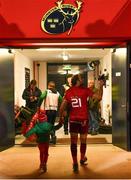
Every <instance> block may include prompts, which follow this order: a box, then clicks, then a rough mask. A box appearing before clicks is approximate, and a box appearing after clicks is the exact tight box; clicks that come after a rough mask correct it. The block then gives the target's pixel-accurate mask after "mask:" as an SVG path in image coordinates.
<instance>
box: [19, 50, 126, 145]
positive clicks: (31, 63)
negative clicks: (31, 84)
mask: <svg viewBox="0 0 131 180" xmlns="http://www.w3.org/2000/svg"><path fill="white" fill-rule="evenodd" d="M29 50H30V51H29ZM79 50H80V49H79V48H77V53H78V51H79ZM92 50H94V49H92ZM99 50H100V52H101V54H102V52H103V53H104V51H106V55H105V56H103V59H104V60H105V61H104V62H103V61H101V60H102V57H99V56H98V51H99ZM15 51H16V54H15V58H16V57H17V62H16V61H15V65H16V66H17V67H18V66H19V68H15V70H16V72H15V73H17V78H18V77H19V78H18V79H20V78H21V77H20V76H19V75H18V74H19V72H20V71H21V70H22V69H23V67H24V68H28V67H30V73H31V74H30V78H31V79H33V78H36V79H38V74H39V75H40V76H41V77H43V78H41V79H39V86H40V87H41V89H42V90H44V89H45V88H46V87H47V79H48V78H47V76H48V72H47V71H48V68H47V67H48V65H47V64H49V63H54V61H55V58H56V57H55V56H54V54H53V58H52V59H51V60H48V59H46V58H43V59H44V62H43V63H41V61H42V60H41V59H39V60H38V56H37V58H35V59H34V58H33V59H32V58H31V57H33V56H34V54H35V53H36V52H34V54H33V55H31V54H32V52H33V51H34V49H33V50H32V49H22V50H21V49H16V50H15ZM60 51H61V50H60ZM64 51H65V49H64ZM111 51H112V49H96V54H95V53H93V54H94V57H92V58H91V56H90V57H89V58H85V57H84V58H83V59H82V60H81V59H80V57H78V58H79V60H78V59H77V58H76V61H74V62H75V63H76V62H77V64H79V63H80V61H81V62H82V63H83V64H84V65H86V67H88V65H89V64H87V62H89V63H90V62H92V61H93V62H94V61H97V60H100V61H101V63H100V69H99V73H104V70H105V69H106V70H107V73H109V75H110V76H111V71H112V69H111V68H110V71H109V70H108V67H109V64H108V63H107V62H108V61H106V59H107V58H109V57H110V58H111V59H112V52H111ZM87 52H88V53H87V54H88V55H89V54H90V53H89V51H88V50H87ZM109 52H110V53H109ZM77 53H76V56H78V54H77ZM108 53H109V54H108ZM44 54H45V52H44ZM46 54H47V55H48V56H50V55H51V54H50V52H49V51H48V52H46ZM83 54H84V53H81V57H82V55H83ZM27 57H28V58H27ZM34 57H35V56H34ZM98 57H99V58H98ZM126 58H127V57H126V56H125V59H126ZM20 59H22V61H23V62H25V64H24V65H23V67H22V66H21V65H19V64H17V63H18V61H19V62H20ZM31 59H32V60H31ZM56 59H57V58H56ZM57 60H58V59H57ZM61 61H62V64H63V60H62V59H61ZM23 62H22V63H23ZM111 62H112V61H111ZM60 63H61V62H60ZM70 63H71V62H70V61H69V63H67V62H66V64H70ZM27 64H28V65H27ZM37 64H40V66H39V73H38V72H37ZM16 66H15V67H16ZM88 68H89V67H88ZM18 70H19V72H18ZM97 70H98V69H97ZM21 72H22V71H21ZM41 72H42V73H41ZM91 72H93V71H91ZM23 74H24V73H23ZM87 77H88V76H87ZM87 77H86V78H87ZM18 79H17V83H18V84H17V87H18V86H19V89H21V92H22V90H23V88H24V86H23V88H22V86H21V85H22V82H24V81H23V80H22V79H21V81H19V80H18ZM63 79H64V78H63ZM18 81H19V82H18ZM109 87H110V88H111V86H110V81H109V79H107V81H106V87H105V89H104V90H105V92H104V96H105V97H106V98H104V100H105V99H107V97H108V98H109V93H110V96H111V97H112V91H111V90H109ZM15 90H16V91H15V103H20V101H19V98H18V97H20V94H21V92H20V91H19V90H18V88H15ZM108 92H109V93H108ZM17 95H18V96H17ZM16 96H17V97H16ZM108 102H109V103H110V102H111V99H110V98H109V99H108ZM104 103H105V101H104V102H102V117H103V119H104V120H105V121H107V122H109V123H110V122H111V123H112V122H113V121H114V119H113V116H112V107H111V106H112V102H111V104H110V112H109V111H108V110H107V109H106V107H107V105H108V104H109V103H108V104H107V102H106V104H104ZM106 118H107V119H108V120H107V119H106ZM107 122H106V123H107ZM125 132H126V131H125ZM113 133H114V131H113ZM107 135H108V133H107ZM109 135H110V134H109ZM113 136H114V134H113ZM92 138H94V139H95V137H92ZM124 141H126V139H124ZM103 143H108V142H105V141H103ZM109 143H112V138H111V141H110V142H109ZM113 143H114V142H113Z"/></svg>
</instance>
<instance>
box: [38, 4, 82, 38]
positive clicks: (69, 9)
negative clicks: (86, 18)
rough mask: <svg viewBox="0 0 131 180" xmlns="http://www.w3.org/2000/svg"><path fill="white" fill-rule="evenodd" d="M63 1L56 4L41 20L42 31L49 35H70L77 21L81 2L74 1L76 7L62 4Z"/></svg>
mask: <svg viewBox="0 0 131 180" xmlns="http://www.w3.org/2000/svg"><path fill="white" fill-rule="evenodd" d="M62 3H63V0H61V1H58V2H56V6H55V7H53V8H52V9H50V10H49V11H48V12H47V13H46V14H45V15H44V16H43V18H42V20H41V27H42V29H43V31H45V32H46V33H49V34H60V33H64V32H66V31H68V35H69V34H70V33H71V30H72V28H73V26H74V25H75V24H76V22H77V21H78V19H79V13H80V10H81V6H82V2H81V1H76V4H77V7H75V6H73V5H71V4H62Z"/></svg>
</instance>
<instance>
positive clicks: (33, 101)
mask: <svg viewBox="0 0 131 180" xmlns="http://www.w3.org/2000/svg"><path fill="white" fill-rule="evenodd" d="M36 84H37V82H36V80H34V79H33V80H31V82H30V84H29V86H28V87H27V88H25V89H24V91H23V94H22V98H23V99H24V100H25V101H26V105H25V106H26V107H28V108H29V109H31V110H33V111H34V112H36V111H37V104H38V101H39V98H40V96H41V93H42V92H41V90H40V89H39V88H38V87H37V86H36Z"/></svg>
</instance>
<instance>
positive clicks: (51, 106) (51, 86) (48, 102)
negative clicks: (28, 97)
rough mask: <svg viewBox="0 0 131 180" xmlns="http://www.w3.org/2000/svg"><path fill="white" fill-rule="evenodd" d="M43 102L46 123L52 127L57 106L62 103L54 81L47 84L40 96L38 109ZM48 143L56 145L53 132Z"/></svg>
mask: <svg viewBox="0 0 131 180" xmlns="http://www.w3.org/2000/svg"><path fill="white" fill-rule="evenodd" d="M43 100H44V109H45V111H46V115H47V121H48V122H49V123H51V124H52V125H53V126H54V124H55V120H56V116H57V111H58V106H59V104H60V103H61V102H62V96H61V95H60V93H59V92H58V91H57V90H56V88H55V82H54V81H50V82H49V83H48V88H47V90H45V91H44V92H43V93H42V95H41V96H40V99H39V102H38V109H39V108H40V107H41V104H42V102H43ZM50 143H53V144H56V135H55V131H52V133H51V139H50Z"/></svg>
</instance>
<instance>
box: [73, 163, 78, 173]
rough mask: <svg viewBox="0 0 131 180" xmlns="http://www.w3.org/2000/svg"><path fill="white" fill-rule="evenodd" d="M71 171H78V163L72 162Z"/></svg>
mask: <svg viewBox="0 0 131 180" xmlns="http://www.w3.org/2000/svg"><path fill="white" fill-rule="evenodd" d="M73 171H74V172H75V173H77V172H78V164H73Z"/></svg>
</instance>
